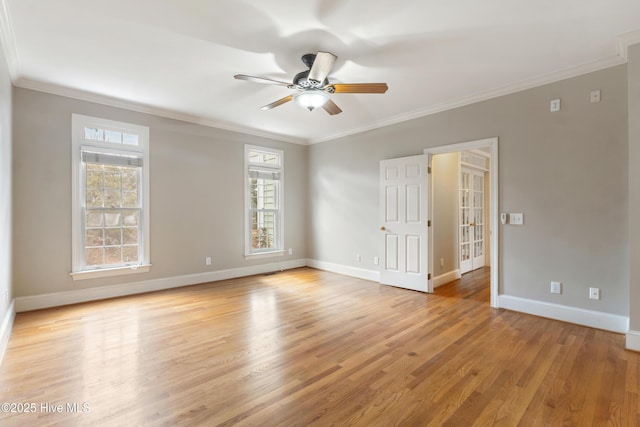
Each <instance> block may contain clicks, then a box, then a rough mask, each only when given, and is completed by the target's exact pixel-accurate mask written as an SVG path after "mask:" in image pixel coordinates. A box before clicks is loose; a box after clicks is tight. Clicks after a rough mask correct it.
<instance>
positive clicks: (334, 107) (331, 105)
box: [322, 100, 342, 116]
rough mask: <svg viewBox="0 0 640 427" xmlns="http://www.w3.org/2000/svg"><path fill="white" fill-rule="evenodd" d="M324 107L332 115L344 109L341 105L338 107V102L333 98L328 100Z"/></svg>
mask: <svg viewBox="0 0 640 427" xmlns="http://www.w3.org/2000/svg"><path fill="white" fill-rule="evenodd" d="M322 108H324V111H326V112H327V113H329V114H330V115H332V116H335V115H336V114H340V113H342V110H341V109H340V107H338V106H337V105H336V103H335V102H333V101H332V100H328V101H327V103H326V104H324V105H323V106H322Z"/></svg>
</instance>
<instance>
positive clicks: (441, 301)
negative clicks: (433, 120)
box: [0, 268, 640, 426]
mask: <svg viewBox="0 0 640 427" xmlns="http://www.w3.org/2000/svg"><path fill="white" fill-rule="evenodd" d="M481 273H482V272H480V273H479V274H478V275H481ZM485 273H486V271H485ZM473 277H474V276H472V275H470V276H468V279H469V280H471V279H472V278H473ZM464 282H465V280H464V278H463V280H462V282H461V283H462V285H461V284H460V283H458V284H454V285H452V286H449V285H445V287H443V288H440V289H439V290H438V293H436V294H433V295H426V294H422V293H418V292H413V291H407V290H402V289H397V288H393V287H387V286H381V285H378V284H376V283H372V282H367V281H364V280H358V279H354V278H349V277H345V276H340V275H336V274H332V273H327V272H322V271H318V270H313V269H308V268H303V269H297V270H291V271H288V272H283V273H278V274H274V275H267V276H253V277H247V278H241V279H233V280H226V281H222V282H216V283H209V284H204V285H198V286H191V287H185V288H181V289H174V290H169V291H163V292H157V293H152V294H145V295H137V296H131V297H126V298H118V299H112V300H106V301H100V302H93V303H87V304H79V305H75V306H68V307H62V308H56V309H49V310H42V311H36V312H30V313H22V314H18V315H17V317H16V321H15V326H14V331H13V334H12V337H11V340H10V342H9V348H8V351H7V354H6V356H5V359H4V362H3V364H2V366H1V367H0V402H13V403H16V404H21V403H22V404H25V403H29V404H30V403H35V405H36V412H35V413H30V414H16V413H0V425H3V426H6V425H16V426H39V425H63V426H66V425H91V426H101V425H108V426H110V425H113V426H135V425H206V426H212V425H222V426H230V425H247V426H249V425H254V426H273V425H283V426H304V425H319V426H329V425H337V426H344V425H360V426H394V425H401V426H426V425H451V426H471V425H504V426H516V425H523V426H529V425H531V426H539V425H540V426H542V425H551V426H556V425H558V426H559V425H563V426H571V425H575V426H585V425H603V426H604V425H612V426H634V425H640V415H639V414H640V400H639V399H640V398H639V394H638V393H639V389H640V376H639V371H640V354H638V353H634V352H630V351H626V350H624V337H623V336H622V335H619V334H614V333H610V332H605V331H600V330H596V329H590V328H586V327H581V326H576V325H571V324H567V323H562V322H557V321H553V320H547V319H542V318H537V317H534V316H529V315H525V314H519V313H515V312H509V311H505V310H495V309H491V308H490V307H489V304H488V302H487V301H488V294H487V295H485V296H484V297H482V292H478V291H477V289H476V291H473V290H469V289H473V286H471V287H470V288H469V289H467V290H466V291H465V290H464V287H465V286H464ZM467 282H468V281H467ZM478 283H480V281H478ZM478 283H477V285H478ZM447 286H449V288H451V289H448V288H447ZM478 286H479V285H478ZM456 287H457V288H458V291H455V290H452V288H456ZM445 291H448V292H445ZM456 292H458V294H457V295H456ZM485 292H486V291H485ZM73 403H78V404H79V406H78V409H83V407H82V404H83V403H86V404H87V405H88V406H87V407H85V409H89V411H88V412H85V413H71V412H69V411H68V409H71V408H67V407H66V405H67V404H73ZM47 404H49V406H47ZM55 405H63V411H62V413H54V412H51V410H52V409H56V408H55Z"/></svg>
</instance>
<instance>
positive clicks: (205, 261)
mask: <svg viewBox="0 0 640 427" xmlns="http://www.w3.org/2000/svg"><path fill="white" fill-rule="evenodd" d="M204 263H205V265H211V257H210V256H208V257H206V258H205V259H204Z"/></svg>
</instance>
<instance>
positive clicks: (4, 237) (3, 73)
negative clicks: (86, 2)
mask: <svg viewBox="0 0 640 427" xmlns="http://www.w3.org/2000/svg"><path fill="white" fill-rule="evenodd" d="M11 96H12V87H11V78H10V76H9V69H8V67H7V62H6V59H5V56H4V52H3V50H2V49H1V48H0V323H2V320H3V319H4V318H5V315H6V314H7V310H8V308H9V301H11V299H12V298H13V295H12V292H11V280H12V273H11V179H12V176H11ZM7 293H8V294H9V295H8V296H9V298H7ZM1 358H2V355H1V354H0V359H1Z"/></svg>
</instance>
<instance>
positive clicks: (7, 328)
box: [0, 301, 16, 365]
mask: <svg viewBox="0 0 640 427" xmlns="http://www.w3.org/2000/svg"><path fill="white" fill-rule="evenodd" d="M15 318H16V310H15V305H14V302H13V301H11V304H10V305H9V308H8V309H7V312H6V314H5V315H4V319H2V326H0V365H1V364H2V360H3V359H4V354H5V353H6V352H7V347H8V346H9V338H11V331H12V330H13V321H14V320H15Z"/></svg>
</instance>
